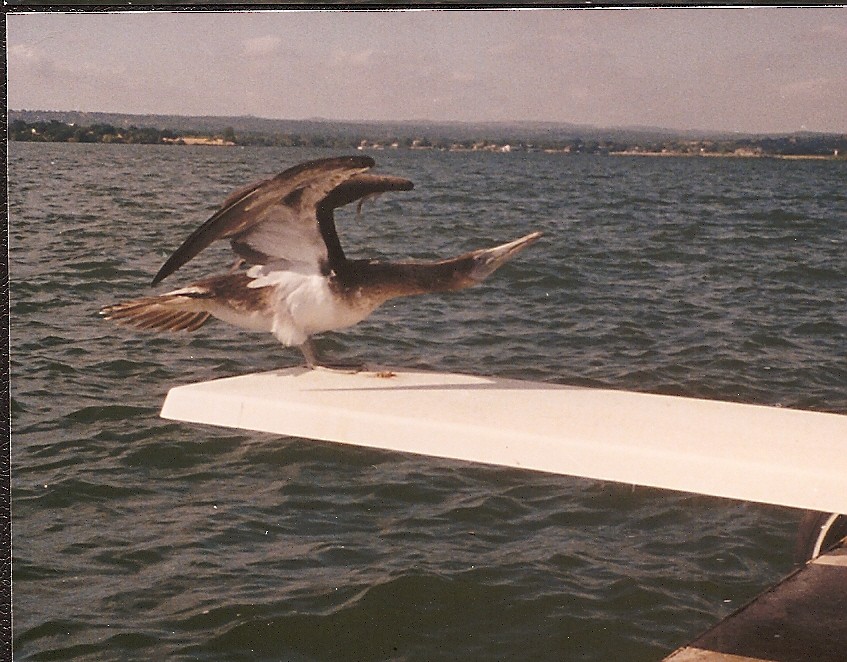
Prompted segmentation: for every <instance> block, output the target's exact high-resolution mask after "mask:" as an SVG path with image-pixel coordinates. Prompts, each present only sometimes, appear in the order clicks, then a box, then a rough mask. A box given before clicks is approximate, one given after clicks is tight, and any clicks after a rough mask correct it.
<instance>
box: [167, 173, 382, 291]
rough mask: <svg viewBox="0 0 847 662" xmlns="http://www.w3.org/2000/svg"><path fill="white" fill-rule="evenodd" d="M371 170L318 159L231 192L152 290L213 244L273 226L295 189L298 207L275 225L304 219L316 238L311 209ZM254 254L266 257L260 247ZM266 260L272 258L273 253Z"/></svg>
mask: <svg viewBox="0 0 847 662" xmlns="http://www.w3.org/2000/svg"><path fill="white" fill-rule="evenodd" d="M374 165H375V162H374V160H373V159H372V158H370V157H369V156H348V157H336V158H329V159H319V160H316V161H309V162H306V163H301V164H299V165H296V166H293V167H291V168H288V169H287V170H284V171H283V172H281V173H280V174H278V175H276V176H275V177H273V178H272V179H268V180H265V181H263V182H259V183H257V184H255V185H253V186H248V187H246V188H243V189H240V190H239V191H236V192H235V193H233V194H231V195H230V196H229V197H228V198H227V199H226V200H225V201H224V204H223V206H221V208H220V209H218V211H216V212H215V213H214V214H213V215H212V216H211V217H210V218H209V219H208V220H207V221H206V222H205V223H203V225H201V226H200V227H199V228H197V229H196V230H195V231H194V232H192V233H191V234H190V235H189V236H188V238H187V239H186V240H185V241H184V242H183V243H182V244H181V245H180V247H179V248H177V249H176V251H174V253H173V255H171V256H170V257H169V258H168V259H167V261H166V262H165V263H164V264H163V265H162V267H161V269H159V272H158V273H157V274H156V276H155V277H154V278H153V282H152V284H153V285H156V284H157V283H159V282H160V281H161V280H163V279H164V278H166V277H167V276H169V275H170V274H172V273H173V272H174V271H176V270H177V269H179V268H180V267H181V266H182V265H184V264H185V263H186V262H188V261H189V260H190V259H192V258H193V257H194V256H196V255H197V254H198V253H199V252H200V251H202V250H203V249H205V248H206V247H208V246H209V245H210V244H212V243H213V242H214V241H216V240H218V239H225V238H233V237H237V236H239V235H243V234H245V233H249V230H250V229H251V228H252V227H253V226H255V225H256V224H260V223H262V222H264V221H270V220H272V219H273V218H274V215H275V212H276V211H277V210H276V209H275V207H277V206H278V205H280V204H281V203H283V201H284V200H285V198H286V197H288V196H290V195H291V194H292V193H293V192H294V191H297V190H298V189H302V193H301V194H299V195H296V196H293V198H296V199H297V201H298V202H297V207H298V209H297V210H291V211H295V213H294V214H292V213H281V214H279V215H280V221H281V222H283V223H290V222H291V221H292V220H302V221H308V220H309V219H305V218H303V216H304V213H305V214H307V215H308V216H310V217H311V219H310V222H311V223H312V225H313V227H314V232H317V227H316V223H315V220H314V219H315V214H316V210H315V208H316V207H317V205H318V204H319V203H320V202H321V200H323V199H324V198H325V197H326V196H327V194H328V193H329V192H331V191H332V190H333V189H335V188H336V187H338V186H339V185H340V184H342V183H343V182H345V181H346V180H348V179H350V178H351V177H354V176H356V175H357V174H360V173H362V172H364V171H365V170H367V169H368V168H371V167H373V166H374ZM310 207H311V210H310ZM310 211H311V213H309V212H310ZM293 217H294V218H293ZM307 231H308V230H307ZM248 243H249V242H248ZM259 250H260V251H261V252H264V253H267V251H265V250H264V247H261V248H260V249H259ZM269 254H271V255H273V252H272V251H271V253H269Z"/></svg>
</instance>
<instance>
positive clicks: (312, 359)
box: [299, 338, 366, 372]
mask: <svg viewBox="0 0 847 662" xmlns="http://www.w3.org/2000/svg"><path fill="white" fill-rule="evenodd" d="M299 348H300V351H301V352H303V356H304V357H305V359H306V367H307V368H309V369H310V370H314V369H315V368H329V369H330V370H344V371H345V372H361V371H363V370H365V369H366V368H365V365H364V364H363V363H342V362H325V361H320V360H319V359H318V352H317V349H316V348H315V343H314V342H313V341H312V339H311V338H306V341H305V342H304V343H303V344H302V345H299Z"/></svg>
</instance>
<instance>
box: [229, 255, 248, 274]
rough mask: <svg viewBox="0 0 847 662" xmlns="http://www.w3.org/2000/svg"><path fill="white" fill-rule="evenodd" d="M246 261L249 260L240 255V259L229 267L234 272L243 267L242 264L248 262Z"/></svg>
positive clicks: (230, 271)
mask: <svg viewBox="0 0 847 662" xmlns="http://www.w3.org/2000/svg"><path fill="white" fill-rule="evenodd" d="M246 262H247V260H245V259H244V258H243V257H239V258H238V259H236V260H235V262H233V263H232V266H231V267H230V268H229V273H231V274H234V273H235V272H236V271H238V270H239V269H240V268H241V265H242V264H244V263H246Z"/></svg>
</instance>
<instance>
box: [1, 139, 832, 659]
mask: <svg viewBox="0 0 847 662" xmlns="http://www.w3.org/2000/svg"><path fill="white" fill-rule="evenodd" d="M9 152H10V154H9V206H10V217H11V222H10V233H9V234H10V268H11V277H12V285H11V316H12V327H11V331H12V339H11V343H12V344H11V350H12V356H11V368H12V396H13V419H12V426H13V442H12V461H13V493H12V494H13V517H14V529H13V536H14V537H13V544H14V553H13V558H14V566H13V568H14V642H15V647H16V657H17V659H20V660H24V659H75V660H77V659H80V660H103V659H120V660H129V659H138V660H149V659H182V660H237V659H244V660H330V659H338V660H370V659H393V660H454V659H479V660H511V659H514V660H521V659H538V660H542V659H546V660H608V659H616V660H654V659H657V658H659V657H661V656H662V655H663V654H665V653H667V652H668V651H669V650H671V649H672V648H674V647H675V646H678V645H681V644H682V643H684V642H686V641H687V640H688V639H690V638H691V637H693V636H694V635H696V634H698V633H699V632H700V631H702V630H703V629H704V628H705V627H707V626H709V625H710V624H712V623H713V622H715V621H716V620H717V619H718V618H720V617H721V616H723V615H725V614H727V613H729V612H730V611H732V610H734V609H736V608H737V607H739V606H740V605H741V604H742V603H743V602H744V601H745V600H747V599H749V598H750V597H752V596H753V595H755V594H756V593H757V592H759V591H760V590H762V589H763V588H765V587H766V586H768V585H769V584H770V583H772V582H774V581H776V580H777V579H778V578H779V577H780V576H782V575H783V574H785V573H787V572H788V571H789V570H790V569H791V552H792V546H793V535H794V532H795V528H796V524H797V522H798V520H799V513H797V512H796V511H792V510H789V509H781V508H771V507H765V506H758V505H752V504H743V503H736V502H731V501H724V500H719V499H712V498H706V497H698V496H690V495H680V494H671V493H665V492H660V491H655V490H649V489H644V488H632V487H629V486H620V485H614V484H604V483H597V482H592V481H586V480H580V479H574V478H568V477H564V476H549V475H544V474H529V473H523V472H519V471H516V470H509V469H500V468H492V467H482V466H469V465H465V464H459V463H455V462H449V461H446V460H437V459H427V458H420V457H412V456H403V455H398V454H390V453H382V452H376V451H370V450H363V449H355V448H349V447H339V446H334V445H332V444H327V443H318V442H313V441H305V440H300V439H291V438H280V437H274V436H270V435H263V434H258V433H239V432H236V431H232V430H223V429H216V428H208V427H202V426H195V425H183V424H177V423H173V422H167V421H164V420H161V419H159V418H158V409H159V407H160V406H161V403H162V401H163V398H164V395H165V393H166V392H167V390H168V388H170V387H171V386H174V385H177V384H183V383H188V382H194V381H198V380H204V379H211V378H216V377H224V376H229V375H235V374H241V373H246V372H251V371H257V370H268V369H272V368H276V367H280V366H284V365H293V364H295V363H298V362H299V361H300V360H301V359H300V356H299V353H298V352H297V350H294V349H285V348H282V347H280V346H279V345H277V343H276V342H275V341H274V339H273V338H272V337H270V336H261V335H248V334H245V333H244V332H241V331H239V330H237V329H233V328H230V327H227V326H225V325H223V324H222V323H218V322H215V323H213V324H209V325H207V326H206V327H204V328H203V329H201V330H200V331H198V332H197V333H196V334H194V335H190V336H189V335H173V336H157V335H149V334H144V333H141V332H133V331H131V330H126V329H123V328H120V327H117V326H114V325H111V324H110V323H108V322H105V321H103V320H101V319H100V318H99V317H98V315H97V310H98V309H99V308H100V307H101V306H103V305H106V304H109V303H114V302H116V301H119V300H123V299H127V298H133V297H138V296H141V295H144V294H147V293H148V292H149V289H148V283H149V281H150V279H151V278H152V276H153V274H154V273H155V272H156V270H157V269H158V267H159V266H160V264H161V263H162V262H163V261H164V259H165V258H166V257H167V255H168V254H169V253H170V251H171V250H172V249H173V248H175V247H176V246H177V245H178V244H179V242H180V241H181V240H182V239H183V238H184V237H185V236H186V235H187V234H188V232H190V231H191V230H193V229H194V228H195V227H196V226H197V225H199V223H201V222H202V221H203V220H204V219H205V218H206V217H207V216H208V214H209V213H210V212H211V211H212V210H213V209H214V207H215V206H216V205H217V204H218V203H219V202H220V201H221V200H222V199H223V197H224V196H225V195H227V194H228V193H229V192H230V191H231V190H232V189H234V188H236V187H238V186H240V185H242V184H243V183H246V182H249V181H252V180H255V179H257V178H260V177H264V176H267V175H269V174H272V173H275V172H278V171H279V170H282V169H283V168H284V167H287V166H289V165H291V164H293V163H295V162H299V161H301V160H304V159H307V158H314V157H317V156H324V155H327V154H326V153H324V152H319V151H307V150H296V149H279V150H276V149H270V148H255V149H235V148H234V149H216V148H202V147H198V148H191V147H183V148H176V147H156V146H119V145H116V146H110V145H65V144H24V143H12V144H11V145H10V146H9ZM375 156H376V157H377V160H378V161H379V163H380V166H381V167H382V169H383V170H384V171H386V172H391V173H394V174H399V175H404V176H407V177H409V178H411V179H413V180H414V181H415V182H416V185H417V188H416V189H415V191H412V192H409V193H400V194H394V195H385V196H384V197H383V198H382V199H380V200H379V201H377V202H376V203H375V204H371V205H368V206H366V207H365V210H364V212H363V215H362V217H361V218H359V219H357V218H356V217H355V213H354V212H353V210H345V211H344V212H343V213H340V214H339V215H338V216H339V230H340V233H341V235H342V241H343V242H344V244H345V246H347V247H348V255H350V256H351V257H353V256H365V255H367V256H381V257H385V258H400V257H416V258H430V257H436V256H448V255H451V254H456V253H460V252H462V251H465V250H468V249H471V248H477V247H482V246H486V245H492V244H494V243H499V242H500V241H505V240H509V239H512V238H514V237H517V236H520V235H522V234H525V233H526V232H529V231H532V230H543V231H544V232H545V237H544V239H543V240H542V241H540V242H539V243H537V244H535V245H534V246H532V247H531V248H530V249H528V250H527V251H526V252H525V253H522V254H521V255H520V256H519V257H518V258H517V259H516V260H515V261H514V262H512V263H510V264H508V265H507V266H506V267H504V268H503V269H502V270H501V271H500V272H498V273H497V274H496V275H495V276H494V277H493V278H492V279H491V280H490V281H488V282H486V283H485V284H483V285H482V286H480V287H478V288H476V289H474V290H470V291H466V292H463V293H458V294H453V295H443V296H432V297H420V298H414V299H408V300H400V301H397V302H395V304H394V305H387V306H386V307H385V308H383V309H381V310H380V311H377V313H376V314H374V315H373V317H371V318H370V319H369V320H367V321H366V322H364V323H362V324H361V325H359V326H358V327H356V328H354V329H353V330H351V331H349V332H347V333H339V334H327V335H326V336H324V337H323V338H321V339H319V347H320V348H321V349H322V350H323V351H324V352H328V353H333V354H335V355H338V356H339V357H343V358H346V359H367V360H370V361H374V362H379V363H382V364H387V365H398V366H408V367H418V368H429V369H435V370H452V371H459V372H472V373H483V374H492V375H501V376H510V377H520V378H528V379H537V380H543V381H549V382H556V383H565V384H579V385H588V386H606V387H613V388H622V389H631V390H640V391H654V392H661V393H671V394H682V395H689V396H703V397H713V398H724V399H731V400H740V401H744V402H754V403H762V404H770V405H779V406H786V407H800V408H807V409H813V410H821V411H834V412H841V413H847V362H845V359H844V357H845V355H847V257H846V256H847V250H845V248H847V193H845V187H844V181H845V174H847V164H845V163H844V162H817V161H804V162H797V161H791V162H788V161H770V160H746V159H739V160H730V159H688V160H686V159H676V158H668V159H638V158H604V157H588V156H586V157H579V156H570V157H565V156H561V155H546V154H531V155H525V154H475V153H429V152H393V151H386V152H380V153H376V154H375ZM228 259H229V256H228V255H227V254H226V247H221V248H219V249H218V248H214V249H210V250H209V251H207V252H206V253H204V254H203V255H202V256H201V257H199V258H197V259H196V260H195V261H193V262H191V263H190V264H189V265H186V267H185V268H184V269H183V270H181V271H180V272H178V273H177V274H176V275H175V276H174V277H172V278H171V279H169V281H168V282H166V283H165V285H166V286H167V285H170V286H175V285H177V284H178V283H180V282H187V281H189V280H190V279H191V278H193V277H196V276H200V275H206V274H208V273H209V272H210V271H215V270H216V268H217V265H219V264H223V263H224V261H225V260H228Z"/></svg>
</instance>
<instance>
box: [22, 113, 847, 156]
mask: <svg viewBox="0 0 847 662" xmlns="http://www.w3.org/2000/svg"><path fill="white" fill-rule="evenodd" d="M27 113H29V114H28V115H27ZM16 114H17V115H18V116H17V117H15V115H16ZM11 115H12V118H14V119H12V118H10V122H9V124H8V140H9V141H12V142H69V143H110V144H159V145H201V146H214V147H235V146H240V147H246V146H265V147H304V148H327V149H336V150H351V149H355V150H361V151H371V150H392V149H403V150H436V151H449V152H496V153H512V152H526V153H532V152H544V153H550V154H596V155H602V156H641V157H645V156H646V157H685V158H691V157H697V156H701V157H721V158H779V159H797V160H831V161H832V160H847V134H811V133H800V134H787V135H774V136H771V135H762V136H739V137H727V136H722V137H721V136H719V137H707V136H698V137H692V136H690V135H684V134H674V135H668V134H664V135H660V134H653V133H638V132H630V133H621V132H620V131H617V130H608V131H605V132H604V131H603V130H592V131H587V130H584V131H581V130H579V129H576V128H572V127H571V128H568V127H563V128H558V129H554V128H540V129H532V130H531V129H529V128H527V127H526V126H523V127H522V126H519V125H515V126H506V127H494V126H490V125H479V126H475V125H461V126H455V125H450V124H442V125H433V124H425V125H398V124H396V123H395V124H376V123H374V124H368V125H357V124H349V123H348V124H345V123H334V122H311V123H304V122H301V123H299V124H296V123H295V124H293V123H287V124H285V125H279V126H280V127H281V128H282V127H283V126H284V128H285V130H276V128H275V126H276V125H269V124H267V122H264V123H259V124H251V123H250V122H249V121H248V120H244V118H219V120H218V121H219V124H211V123H209V124H204V123H203V122H202V121H201V119H197V120H196V121H197V125H195V126H193V127H192V124H191V118H182V119H183V120H184V122H183V123H176V120H173V119H172V120H171V121H170V122H169V121H167V118H160V119H162V124H163V125H165V127H164V128H159V127H155V126H150V125H149V124H146V123H144V122H141V121H139V123H138V124H136V123H134V121H133V120H135V119H138V120H143V118H130V119H126V118H120V117H118V116H115V117H114V119H115V120H118V119H120V120H121V122H120V123H118V124H112V123H109V121H107V120H108V119H109V118H110V116H104V117H99V116H96V117H95V116H92V115H94V114H90V115H88V116H85V117H84V118H80V117H77V116H73V115H71V114H66V115H68V116H67V117H65V118H64V119H65V121H62V120H61V119H57V118H56V117H54V116H50V115H51V114H50V113H43V114H42V113H37V112H34V111H18V112H17V113H11ZM79 119H83V122H77V121H70V120H79ZM150 119H153V118H150ZM227 119H230V120H232V122H233V124H234V125H235V126H230V125H225V126H222V125H221V124H223V122H225V121H226V120H227ZM239 121H240V122H241V123H239Z"/></svg>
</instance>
